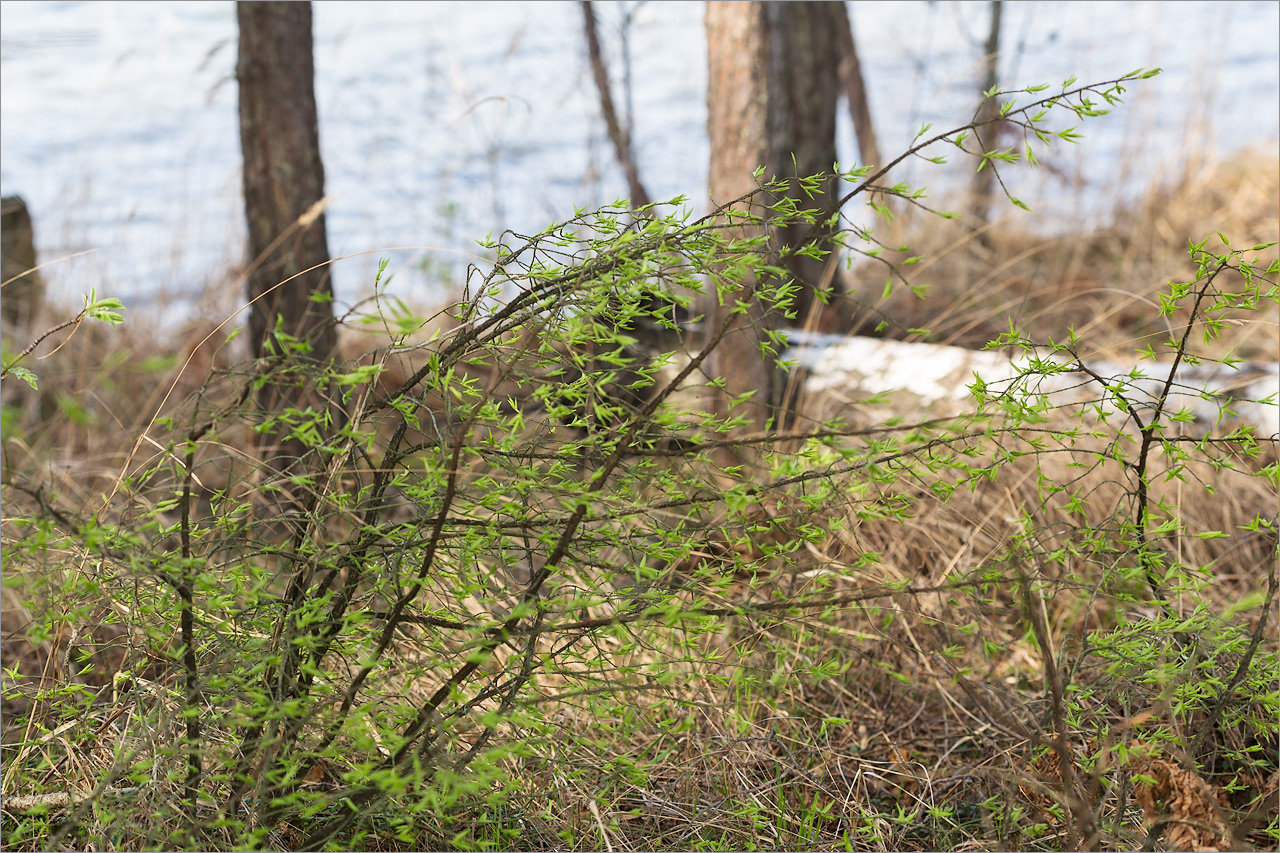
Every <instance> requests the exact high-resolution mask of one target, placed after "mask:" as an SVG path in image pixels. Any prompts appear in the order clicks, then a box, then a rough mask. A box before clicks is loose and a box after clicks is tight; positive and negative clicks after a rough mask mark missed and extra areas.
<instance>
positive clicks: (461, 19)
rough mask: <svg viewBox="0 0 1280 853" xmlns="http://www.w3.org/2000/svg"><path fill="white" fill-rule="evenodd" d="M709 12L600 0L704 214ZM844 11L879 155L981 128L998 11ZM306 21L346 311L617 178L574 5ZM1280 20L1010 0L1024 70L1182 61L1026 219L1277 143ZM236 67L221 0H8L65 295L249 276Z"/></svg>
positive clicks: (0, 160)
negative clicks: (382, 267) (376, 290)
mask: <svg viewBox="0 0 1280 853" xmlns="http://www.w3.org/2000/svg"><path fill="white" fill-rule="evenodd" d="M703 8H704V7H703V4H701V3H662V2H620V3H609V2H602V3H597V4H596V14H597V17H598V20H599V31H600V36H601V39H602V41H603V47H604V54H605V58H606V61H607V62H608V65H609V69H610V73H611V76H612V81H613V85H614V89H615V93H616V94H615V97H616V98H617V100H618V101H619V110H620V112H622V113H623V114H624V120H625V119H626V117H627V116H629V117H630V120H631V122H632V126H633V134H632V138H633V145H634V149H635V156H636V159H637V164H638V167H639V171H640V174H641V176H642V177H643V180H644V182H645V183H646V185H647V186H648V188H649V192H650V193H651V194H652V195H653V196H654V197H655V198H658V199H668V198H671V197H674V196H677V195H684V196H687V197H688V199H689V206H690V207H691V208H692V209H693V210H695V211H700V210H703V209H705V208H706V206H707V205H706V198H707V195H706V193H707V170H708V155H709V152H708V142H707V138H708V137H707V129H706V117H707V107H706V78H707V74H706V41H705V35H704V30H703ZM849 14H850V17H851V19H852V22H853V29H854V37H855V39H856V41H857V47H858V51H859V53H860V55H861V63H862V71H863V75H864V77H865V81H866V87H867V94H868V100H869V102H870V110H871V114H872V118H873V120H874V122H875V126H876V132H877V135H878V136H879V144H880V149H881V151H882V152H883V153H884V154H885V156H886V157H893V156H896V154H897V153H898V152H900V151H901V150H903V149H904V148H905V147H906V146H907V145H908V143H909V142H910V141H911V140H912V138H913V137H914V136H915V134H916V132H917V130H919V128H920V125H921V123H922V122H926V121H928V122H935V123H936V124H937V125H938V128H939V129H946V128H950V127H954V126H958V125H962V124H964V123H965V122H967V121H968V120H969V119H970V118H971V116H972V115H973V112H974V110H975V108H976V106H977V94H976V93H977V91H978V87H979V80H980V77H981V74H982V62H981V60H982V53H983V42H984V40H985V38H986V35H987V30H988V20H989V15H990V4H988V3H960V2H896V3H889V2H875V3H870V2H853V3H850V4H849ZM314 15H315V25H314V26H315V31H314V38H315V66H316V95H317V102H318V106H319V113H320V141H321V147H322V153H323V158H324V165H325V172H326V192H327V194H328V196H330V197H331V198H332V203H331V204H330V206H329V208H328V209H327V212H326V213H327V218H328V229H329V247H330V250H331V253H332V254H333V255H334V256H335V257H338V256H342V255H347V254H352V253H358V252H368V253H369V254H364V255H361V256H359V257H355V258H351V259H349V260H345V261H340V262H338V263H337V264H336V265H335V267H334V283H335V291H336V294H337V298H338V301H339V306H341V305H342V304H344V303H350V302H351V301H353V300H354V299H356V298H358V297H359V296H361V295H363V294H365V293H367V292H368V290H369V287H370V285H371V283H372V279H373V271H374V269H375V268H376V263H377V259H378V258H379V257H387V256H389V257H391V258H392V263H391V267H390V269H391V270H392V271H393V272H395V273H396V274H397V282H398V283H397V285H396V287H395V290H396V292H397V294H398V295H400V296H401V297H403V298H405V299H407V300H409V301H410V302H415V301H416V302H426V301H432V300H434V299H438V298H439V297H440V296H441V295H443V294H444V293H446V292H447V291H448V289H449V288H450V286H451V285H456V284H458V283H460V282H461V280H462V278H463V275H464V268H465V263H466V257H465V254H454V253H468V252H473V251H475V241H476V240H477V239H479V238H483V237H484V236H485V235H486V234H489V233H491V232H492V233H494V234H497V233H498V232H500V231H502V230H504V229H514V230H516V231H520V232H523V233H530V232H531V231H537V230H541V229H542V228H543V227H545V226H546V225H547V224H548V223H549V222H550V221H552V220H554V219H557V218H562V217H565V216H569V215H571V214H572V213H573V210H574V208H575V206H576V207H590V206H594V205H599V204H602V203H606V202H609V201H612V200H614V199H615V198H617V197H619V196H623V195H625V194H626V187H627V184H626V181H625V180H624V178H623V174H622V171H621V169H620V168H619V167H618V165H617V162H616V161H615V159H614V156H613V150H612V147H611V146H610V143H609V139H608V136H607V134H606V131H605V125H604V121H603V119H602V118H601V114H600V107H599V100H598V96H597V93H596V91H595V89H594V86H593V83H592V77H591V72H590V69H589V66H588V62H587V51H586V45H585V39H584V35H583V26H582V14H581V10H580V8H579V6H578V4H576V3H568V2H553V3H467V2H435V3H390V2H387V3H379V2H359V3H356V2H318V3H316V4H315V6H314ZM1278 36H1280V4H1277V3H1274V2H1240V3H1217V2H1204V3H1177V4H1172V3H1137V2H1105V3H1066V2H1037V3H1030V2H1007V3H1005V4H1004V24H1003V36H1002V38H1003V48H1002V51H1001V55H1000V60H999V66H1000V79H1001V85H1002V86H1004V87H1006V88H1012V87H1020V86H1024V85H1030V84H1036V83H1049V84H1051V85H1052V86H1055V87H1056V86H1058V85H1060V84H1061V83H1062V82H1063V81H1064V80H1065V79H1066V78H1068V77H1071V76H1075V77H1078V78H1080V81H1081V82H1092V81H1101V80H1106V79H1112V78H1114V77H1118V76H1120V75H1122V74H1125V73H1127V72H1129V71H1132V70H1134V69H1136V68H1140V67H1146V68H1150V67H1156V66H1159V67H1162V68H1164V69H1165V72H1164V73H1163V74H1162V75H1160V76H1158V77H1156V78H1154V79H1152V80H1147V81H1141V82H1136V83H1135V84H1134V85H1133V86H1132V87H1131V88H1130V91H1129V98H1128V100H1127V102H1126V104H1125V105H1124V106H1123V107H1121V108H1119V109H1118V110H1117V111H1116V113H1115V114H1113V115H1111V116H1108V117H1105V118H1102V119H1098V120H1095V121H1091V122H1090V123H1089V124H1088V125H1087V126H1085V127H1084V128H1083V131H1084V133H1085V140H1084V143H1083V144H1082V145H1080V146H1065V145H1060V146H1057V147H1056V149H1055V151H1054V153H1053V154H1052V155H1051V156H1048V157H1044V158H1042V161H1043V163H1044V167H1043V168H1042V169H1040V170H1038V171H1034V172H1033V171H1031V170H1028V169H1025V168H1019V169H1009V170H1007V171H1008V174H1009V175H1010V176H1013V177H1015V179H1016V180H1017V181H1019V182H1021V183H1020V185H1018V186H1015V187H1011V189H1012V190H1014V192H1015V194H1016V195H1019V196H1020V197H1021V198H1023V199H1024V200H1026V201H1027V202H1028V203H1029V204H1030V205H1031V207H1032V208H1033V209H1034V213H1032V214H1025V213H1021V212H1019V213H1018V214H1017V217H1018V218H1019V222H1020V223H1021V225H1022V227H1025V228H1028V229H1033V230H1038V231H1045V232H1054V231H1060V230H1062V229H1075V230H1084V229H1088V228H1091V227H1096V226H1101V225H1105V224H1107V220H1108V218H1109V217H1112V216H1114V215H1115V213H1114V212H1115V210H1116V209H1117V205H1123V204H1125V203H1127V202H1129V201H1134V200H1136V199H1137V197H1139V196H1140V195H1141V194H1142V193H1144V192H1146V191H1147V190H1148V189H1149V188H1150V187H1151V186H1152V185H1153V183H1158V182H1159V181H1160V180H1162V179H1163V178H1164V177H1165V176H1168V177H1169V178H1171V179H1172V178H1173V177H1174V176H1177V175H1180V174H1182V173H1183V171H1184V170H1185V167H1186V164H1187V163H1188V161H1190V160H1196V159H1198V160H1204V161H1209V160H1214V159H1220V158H1225V157H1227V156H1229V155H1231V154H1232V153H1233V152H1235V151H1237V150H1239V149H1242V148H1245V147H1248V146H1257V145H1264V146H1272V147H1274V146H1275V145H1276V142H1275V140H1276V139H1277V138H1278V137H1280V97H1278V92H1280V38H1278ZM235 61H236V21H235V9H234V5H233V4H232V3H231V2H225V0H221V1H220V2H183V3H176V2H158V3H151V2H148V3H141V2H103V3H88V2H29V3H11V2H10V3H4V4H3V5H0V72H2V73H0V95H2V97H0V191H2V192H3V194H4V195H6V196H8V195H15V194H17V195H21V196H22V197H23V198H24V199H25V200H26V202H27V205H28V206H29V209H30V212H31V215H32V218H33V220H34V226H35V240H36V248H37V250H38V252H39V256H40V260H41V262H48V261H52V260H55V259H58V258H62V257H64V256H67V255H70V254H73V253H76V252H83V251H85V250H90V249H92V250H94V251H93V252H92V253H90V254H86V255H82V256H80V257H76V258H73V259H70V260H66V261H62V262H59V263H57V264H56V265H55V266H54V267H52V268H49V269H46V270H45V277H46V280H47V281H48V285H49V297H50V299H51V300H53V301H54V302H55V303H57V302H59V301H61V302H65V303H67V304H78V298H77V294H79V293H81V292H87V291H88V290H89V288H97V290H98V292H99V294H103V293H109V294H110V295H113V296H118V297H120V298H122V299H123V300H125V302H126V304H127V305H128V306H129V307H130V309H131V312H133V314H134V315H135V316H136V315H137V313H138V312H142V313H144V314H147V313H150V312H158V313H159V315H160V316H162V317H164V318H165V319H167V320H176V319H180V318H182V317H184V316H186V315H189V314H190V313H191V311H192V309H193V306H194V305H195V304H196V300H197V299H198V298H199V297H200V295H201V294H202V293H204V292H206V290H208V289H210V288H213V289H217V288H219V287H223V286H226V287H230V286H232V285H231V284H230V283H231V282H233V281H234V274H235V271H236V269H237V267H238V266H239V265H240V264H242V263H243V260H244V259H243V255H244V252H245V248H244V247H245V226H244V213H243V202H242V198H241V185H240V144H239V131H238V124H237V121H238V116H237V85H236V82H235V79H234V69H235ZM839 116H840V118H839V121H840V125H839V132H838V139H839V150H840V156H841V162H842V164H844V165H846V166H850V165H852V164H853V163H854V162H855V161H856V160H857V156H856V152H857V148H856V146H855V144H854V141H853V132H852V127H851V124H850V119H849V114H848V111H847V110H845V109H841V111H840V113H839ZM939 153H941V152H939ZM956 168H958V167H955V166H951V167H941V168H939V167H935V166H931V165H929V164H927V163H923V162H920V161H915V162H909V163H905V164H903V167H902V169H901V171H900V172H898V173H895V175H894V176H895V177H896V178H897V179H899V180H905V181H908V182H911V183H913V184H927V185H928V186H929V187H930V190H931V196H932V197H933V198H934V199H935V200H937V199H938V197H939V196H942V197H943V200H945V196H946V195H947V193H948V190H949V188H952V187H958V186H960V185H961V184H962V181H961V180H960V179H961V177H962V176H961V175H959V174H958V173H957V172H956V171H955V169H956ZM965 168H967V169H972V164H967V165H966V166H965ZM949 169H950V170H951V171H948V170H949ZM939 206H945V205H944V204H942V203H941V202H940V203H939ZM392 247H408V248H402V249H397V250H394V251H393V250H392ZM440 249H444V250H452V251H451V252H442V251H439V250H440Z"/></svg>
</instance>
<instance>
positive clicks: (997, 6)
mask: <svg viewBox="0 0 1280 853" xmlns="http://www.w3.org/2000/svg"><path fill="white" fill-rule="evenodd" d="M1001 6H1002V2H1001V0H992V2H991V29H990V31H989V32H988V34H987V43H986V45H985V46H984V48H983V54H984V55H983V58H982V61H983V65H984V66H985V71H984V73H983V75H982V89H981V91H979V92H978V96H979V97H985V95H986V93H987V92H989V91H991V90H992V89H994V88H995V87H996V85H997V84H998V83H999V80H1000V77H999V74H998V67H999V59H1000V11H1001ZM999 115H1000V103H999V101H998V100H997V99H996V98H986V99H985V100H983V102H982V105H981V106H980V107H979V108H978V116H977V120H978V121H979V122H983V121H991V120H992V119H995V118H998V117H999ZM999 129H1000V124H999V123H998V122H996V123H992V124H988V125H985V126H983V127H979V128H977V129H975V130H974V137H975V138H976V140H977V142H978V144H979V145H981V146H982V150H984V151H991V150H992V149H993V148H995V147H996V145H997V143H998V136H999ZM994 184H995V172H994V170H992V168H991V166H990V165H988V166H986V167H985V168H983V170H982V171H981V172H978V173H977V174H976V175H974V177H973V187H972V189H971V192H972V201H971V203H970V208H969V211H970V214H971V215H972V216H973V219H974V223H975V226H976V227H981V226H982V225H985V224H986V222H987V219H988V217H989V216H990V212H991V194H992V191H993V189H994ZM985 236H986V235H985V232H984V233H983V235H982V237H980V238H979V241H980V242H981V243H982V244H983V245H984V246H985V245H986V244H987V241H986V239H985Z"/></svg>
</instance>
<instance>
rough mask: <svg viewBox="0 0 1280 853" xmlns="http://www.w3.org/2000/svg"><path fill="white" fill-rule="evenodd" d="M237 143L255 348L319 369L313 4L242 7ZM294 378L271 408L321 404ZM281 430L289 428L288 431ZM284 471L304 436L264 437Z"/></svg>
mask: <svg viewBox="0 0 1280 853" xmlns="http://www.w3.org/2000/svg"><path fill="white" fill-rule="evenodd" d="M236 18H237V21H238V23H239V26H240V54H239V59H238V61H237V63H236V76H237V78H238V79H239V82H240V144H241V148H242V150H243V154H244V201H245V216H246V218H247V220H248V224H249V252H250V258H252V259H253V263H252V265H251V267H250V271H249V277H248V295H249V299H250V300H253V308H252V310H251V312H250V315H249V334H250V338H249V343H250V346H251V348H252V351H253V354H254V356H255V357H257V358H262V357H264V356H266V357H270V359H271V366H272V369H277V368H281V369H283V368H287V366H288V365H294V366H298V365H303V366H306V365H312V366H315V365H318V364H322V363H324V362H327V361H328V360H329V359H330V358H332V356H333V354H334V353H335V352H336V350H337V331H336V329H335V328H334V323H333V308H332V296H333V291H332V289H331V286H330V281H329V267H328V264H327V262H328V260H329V247H328V243H327V240H326V237H325V218H324V213H323V203H322V199H323V198H324V166H323V164H322V163H321V160H320V134H319V129H318V126H317V121H316V99H315V80H314V78H315V71H314V64H313V59H312V44H311V4H310V3H300V2H239V3H237V4H236ZM307 372H309V373H312V374H313V373H314V370H310V371H306V372H304V373H303V374H302V375H299V374H297V373H293V374H291V375H289V376H283V377H282V378H281V379H280V381H273V382H269V383H267V384H266V385H264V386H263V388H262V390H261V391H260V392H259V397H258V400H259V403H260V405H261V406H262V407H263V409H265V410H266V411H270V412H279V411H281V410H282V409H285V408H297V409H299V410H304V409H306V408H307V407H308V406H314V407H315V408H316V409H317V410H320V409H321V407H322V405H323V402H322V400H321V399H320V397H319V394H320V393H321V392H320V391H319V390H318V389H316V387H315V385H314V382H313V381H311V380H310V379H308V378H307V376H306V373H307ZM282 432H283V430H282ZM263 445H264V450H265V456H266V458H267V459H268V461H271V462H272V463H273V464H274V466H275V467H276V468H277V470H279V471H282V472H291V473H292V472H295V471H296V465H295V464H294V462H293V461H292V460H296V459H298V458H300V457H301V456H302V455H303V452H304V447H303V445H302V444H301V442H299V441H298V440H297V439H293V438H289V437H287V436H280V435H275V436H273V435H267V434H264V436H263Z"/></svg>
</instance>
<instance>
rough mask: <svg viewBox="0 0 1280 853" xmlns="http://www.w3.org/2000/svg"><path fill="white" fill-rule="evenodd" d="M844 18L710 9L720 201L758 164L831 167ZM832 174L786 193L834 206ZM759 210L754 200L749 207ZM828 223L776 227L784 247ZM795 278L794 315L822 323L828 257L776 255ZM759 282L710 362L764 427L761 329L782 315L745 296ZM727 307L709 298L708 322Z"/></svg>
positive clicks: (829, 313) (775, 397)
mask: <svg viewBox="0 0 1280 853" xmlns="http://www.w3.org/2000/svg"><path fill="white" fill-rule="evenodd" d="M839 22H843V25H844V26H845V27H847V26H848V21H847V18H846V17H845V13H844V6H843V4H842V3H840V2H818V3H785V2H754V0H752V2H724V3H708V4H707V7H706V29H707V62H708V88H707V107H708V130H709V133H710V137H711V169H710V184H711V187H710V190H711V199H712V201H713V202H714V203H717V204H723V203H726V202H730V201H732V200H734V199H735V198H738V197H739V196H742V195H745V194H746V193H748V192H750V191H751V190H753V189H754V188H755V187H756V181H755V179H754V178H753V176H752V173H753V172H754V171H755V169H756V168H757V167H760V166H763V167H764V169H765V175H764V176H765V178H766V179H768V178H774V177H793V176H797V175H812V174H815V173H817V172H821V171H824V170H826V171H829V170H830V169H831V168H832V167H833V165H834V164H835V160H836V145H835V118H836V108H837V105H838V100H839V93H840V80H839V74H838V70H839V62H840V52H839V42H838V38H837V32H836V26H837V25H838V24H839ZM834 190H835V182H834V181H828V182H827V183H826V184H825V185H824V186H823V187H822V188H821V192H820V193H819V194H818V196H817V197H815V198H810V197H808V196H807V195H806V194H805V193H804V192H802V191H801V190H800V188H799V187H798V186H795V185H794V184H793V186H792V187H791V190H790V192H789V195H791V196H792V197H793V198H795V199H796V201H797V203H798V204H800V205H801V206H803V207H813V206H815V205H816V206H819V207H822V208H825V209H826V210H827V211H828V212H830V210H831V208H830V207H828V206H829V205H832V204H833V202H834V198H835V196H834ZM754 212H756V213H763V210H762V209H761V208H759V207H757V209H756V210H755V211H754ZM828 231H829V229H828V228H827V227H826V226H824V225H821V224H819V225H815V226H808V225H791V226H788V227H785V228H781V229H779V232H778V234H777V235H776V236H777V238H778V241H779V243H780V244H782V245H787V246H792V247H799V246H801V245H803V244H805V243H808V242H810V241H812V240H814V239H818V240H822V238H823V236H824V234H825V233H827V232H828ZM780 262H781V264H782V265H783V266H784V267H785V268H786V269H787V271H788V272H789V273H790V274H791V276H792V277H794V278H795V280H796V282H797V283H798V284H799V285H800V286H801V289H800V292H799V294H798V295H797V297H796V303H795V305H794V309H795V311H796V317H797V320H796V322H799V323H801V324H805V325H810V326H814V327H817V328H820V329H821V328H826V327H828V326H830V325H832V324H833V323H834V322H835V321H836V318H835V316H834V311H833V310H831V309H826V310H824V309H823V307H822V305H821V303H820V302H819V301H818V300H817V299H816V297H815V296H814V292H815V290H817V289H819V288H825V289H827V290H834V289H835V287H834V285H835V280H834V276H833V275H832V273H833V272H834V269H828V266H829V265H828V263H827V262H826V261H824V260H815V259H812V258H804V257H788V258H785V259H781V260H780ZM756 284H757V283H756V282H744V285H745V286H746V287H747V290H746V291H744V298H746V299H747V300H748V306H749V310H748V313H747V314H746V315H744V316H742V317H740V318H739V319H738V320H737V321H735V328H733V330H732V332H731V333H730V334H729V335H727V336H726V338H725V340H724V341H723V342H722V343H721V344H720V346H719V347H718V349H717V351H716V353H714V354H713V355H712V357H711V359H710V361H711V364H710V369H711V371H712V372H713V373H714V374H715V375H716V376H718V377H720V378H722V379H724V381H725V395H726V397H736V396H738V395H740V394H742V393H745V392H746V391H749V390H755V391H756V395H755V397H754V398H753V400H752V403H751V404H750V409H748V410H747V413H748V414H749V415H750V417H751V420H752V421H753V424H754V426H755V427H756V428H763V427H764V426H765V423H766V421H767V419H768V418H769V417H770V415H771V413H772V407H773V406H774V405H775V404H776V403H777V402H778V401H779V397H780V391H781V386H780V379H781V377H780V376H779V373H778V371H777V370H776V369H775V368H774V367H773V365H771V364H768V363H767V362H766V361H765V360H764V359H763V358H762V357H761V355H760V346H759V344H760V340H761V338H762V333H763V329H764V327H770V326H775V325H777V324H778V323H779V321H780V319H781V318H779V317H776V316H773V314H771V313H770V312H767V311H766V310H765V308H764V306H761V305H760V304H759V303H758V302H756V301H755V300H752V299H751V298H750V293H751V290H752V289H753V288H754V286H755V285H756ZM732 307H733V306H732V305H726V306H712V307H711V308H710V310H709V311H708V320H709V323H710V325H711V326H712V327H713V328H716V327H718V326H719V324H720V322H722V321H723V318H724V316H725V312H727V311H729V310H731V309H732Z"/></svg>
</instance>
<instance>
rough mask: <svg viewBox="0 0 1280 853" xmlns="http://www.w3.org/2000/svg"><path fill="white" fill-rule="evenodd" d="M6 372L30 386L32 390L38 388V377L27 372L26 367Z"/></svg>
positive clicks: (10, 369) (13, 368) (12, 368)
mask: <svg viewBox="0 0 1280 853" xmlns="http://www.w3.org/2000/svg"><path fill="white" fill-rule="evenodd" d="M5 372H6V373H7V374H10V375H13V376H16V377H18V378H19V379H21V380H23V381H24V382H26V383H27V384H28V385H30V386H31V387H32V388H35V387H36V375H35V374H34V373H32V372H31V371H30V370H27V369H26V368H25V367H10V368H9V369H8V370H7V371H5Z"/></svg>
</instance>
